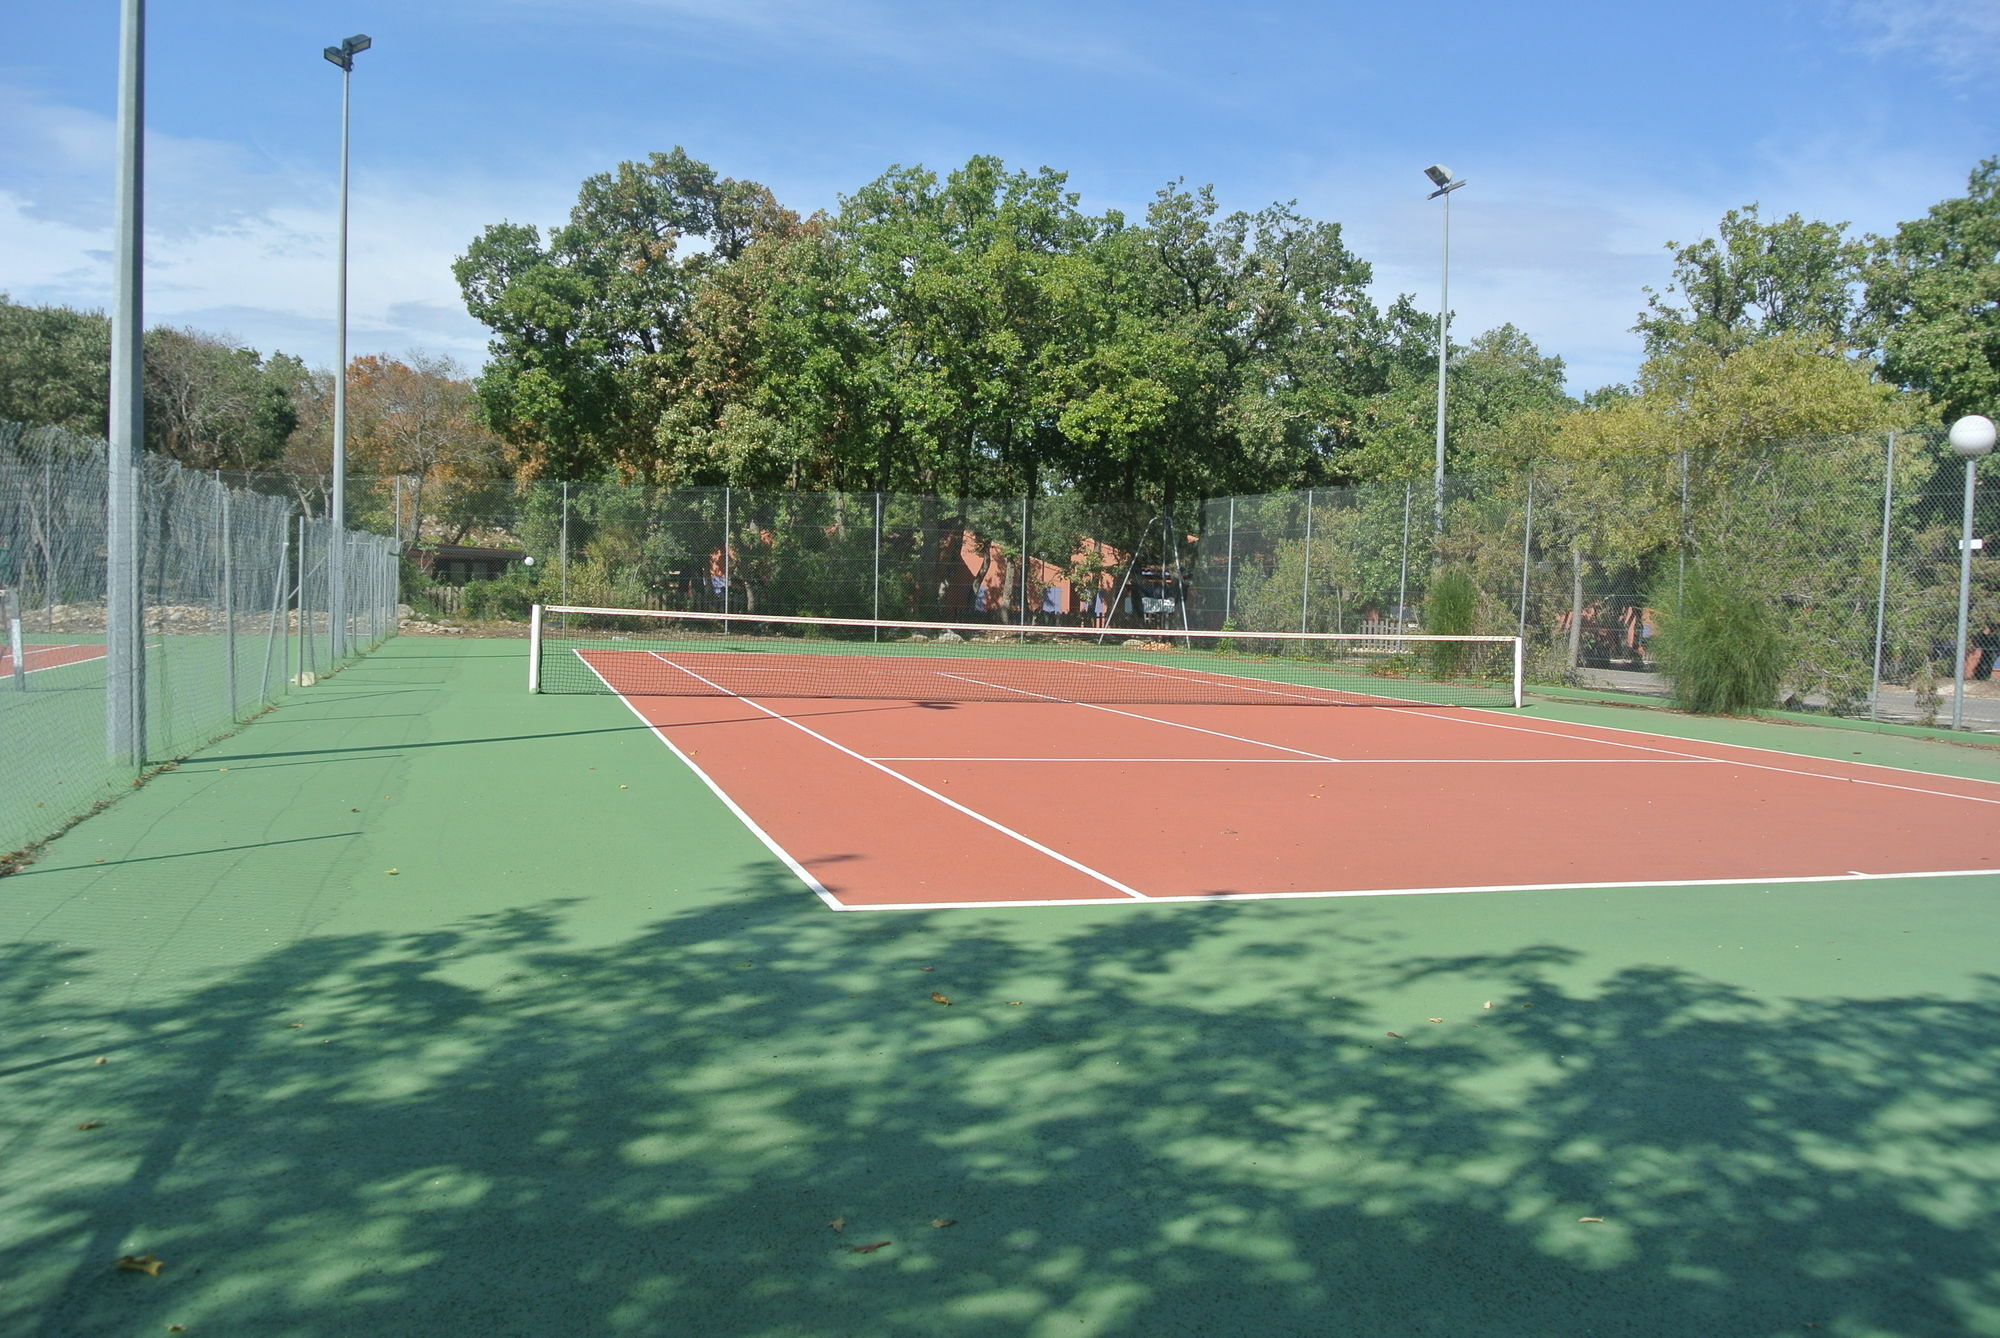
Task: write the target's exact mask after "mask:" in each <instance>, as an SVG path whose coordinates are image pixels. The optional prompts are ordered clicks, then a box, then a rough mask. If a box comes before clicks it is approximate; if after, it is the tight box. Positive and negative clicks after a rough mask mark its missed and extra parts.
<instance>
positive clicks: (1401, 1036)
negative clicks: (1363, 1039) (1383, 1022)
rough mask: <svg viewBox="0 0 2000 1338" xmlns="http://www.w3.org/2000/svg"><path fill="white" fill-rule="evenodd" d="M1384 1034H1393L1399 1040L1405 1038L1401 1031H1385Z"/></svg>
mask: <svg viewBox="0 0 2000 1338" xmlns="http://www.w3.org/2000/svg"><path fill="white" fill-rule="evenodd" d="M1382 1034H1383V1035H1384V1036H1393V1037H1395V1038H1396V1039H1397V1040H1399V1041H1400V1040H1402V1039H1403V1033H1402V1032H1400V1031H1385V1032H1383V1033H1382Z"/></svg>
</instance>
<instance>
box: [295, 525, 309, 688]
mask: <svg viewBox="0 0 2000 1338" xmlns="http://www.w3.org/2000/svg"><path fill="white" fill-rule="evenodd" d="M309 551H310V550H308V549H307V547H306V518H305V517H304V516H300V517H299V599H298V604H299V675H298V676H299V677H300V678H301V679H303V678H304V677H305V676H306V670H307V666H308V664H309V663H310V652H311V649H312V643H311V642H310V641H308V640H307V636H308V635H309V633H308V632H307V630H306V629H307V628H308V626H309V625H310V623H311V619H310V618H309V616H308V615H307V612H306V576H307V573H308V572H309V571H310V570H311V564H309V563H308V562H307V560H306V557H307V554H308V552H309ZM300 686H301V687H303V686H304V684H303V683H301V684H300Z"/></svg>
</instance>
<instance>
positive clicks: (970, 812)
mask: <svg viewBox="0 0 2000 1338" xmlns="http://www.w3.org/2000/svg"><path fill="white" fill-rule="evenodd" d="M647 654H649V655H652V656H653V657H654V658H655V659H657V660H659V661H660V663H662V664H665V665H671V666H672V667H673V668H675V669H678V670H680V671H681V672H682V673H684V674H686V675H687V676H688V677H689V678H692V679H695V680H696V681H698V682H702V683H706V684H708V686H710V687H712V688H714V689H715V690H716V691H717V692H720V693H722V694H723V695H724V696H727V697H733V698H735V699H736V700H737V701H740V702H742V703H743V704H744V705H745V706H748V707H750V708H751V709H752V710H755V711H762V712H763V713H764V714H765V715H767V716H770V717H771V718H772V719H773V720H777V721H781V722H782V723H784V724H787V725H790V726H791V727H792V728H793V729H795V730H798V731H799V732H800V733H801V734H804V735H807V736H808V737H810V738H815V739H818V740H819V741H820V742H821V743H823V744H825V745H826V746H827V747H829V748H831V749H833V750H834V751H836V752H840V753H845V754H846V755H847V756H849V757H851V758H853V759H854V760H855V761H857V762H860V763H862V764H863V765H865V766H870V767H873V768H875V770H877V771H879V772H881V773H882V774H883V775H885V776H892V777H894V778H895V779H897V780H899V781H901V782H902V783H903V784H905V785H907V786H909V787H910V788H911V789H913V790H917V791H919V792H921V793H923V794H926V795H929V796H930V797H931V798H933V799H935V800H937V801H938V802H939V803H940V804H943V805H945V806H946V807H947V808H952V809H956V810H957V811H958V812H960V813H963V814H964V815H965V816H966V817H968V818H971V819H972V820H973V821H974V822H978V823H983V824H984V825H986V826H988V827H991V828H992V829H993V830H994V831H996V832H999V833H1000V834H1001V835H1002V836H1006V837H1011V838H1012V839H1014V840H1016V841H1019V842H1020V843H1021V844H1022V845H1024V846H1027V847H1028V848H1029V849H1030V850H1034V851H1037V852H1039V853H1040V854H1043V855H1047V856H1048V857H1049V858H1050V859H1052V860H1055V861H1056V862H1057V863H1059V864H1065V865H1068V866H1069V867H1070V868H1072V869H1075V870H1076V871H1077V872H1078V873H1081V874H1083V875H1085V876H1086V877H1089V878H1094V879H1096V880H1097V881H1098V882H1100V883H1103V884H1104V885H1105V886H1106V887H1109V888H1113V889H1115V890H1117V891H1119V892H1123V893H1124V894H1125V895H1126V896H1128V897H1134V898H1137V899H1139V900H1141V901H1143V900H1145V899H1146V894H1145V893H1144V892H1141V891H1139V890H1137V889H1136V888H1131V887H1127V886H1126V885H1125V884H1123V883H1121V882H1119V881H1118V880H1117V879H1116V878H1113V877H1112V876H1111V875H1110V874H1107V873H1100V872H1099V871H1098V870H1096V869H1093V868H1091V867H1090V866H1089V865H1087V864H1083V863H1080V862H1078V861H1076V860H1073V859H1071V858H1070V857H1069V856H1068V855H1065V854H1063V853H1062V852H1061V851H1059V850H1051V849H1050V848H1049V847H1047V846H1045V845H1043V844H1042V843H1041V842H1040V841H1037V840H1035V839H1034V838H1033V837H1030V836H1026V835H1023V834H1022V833H1020V832H1017V831H1015V830H1014V829H1013V828H1012V827H1008V826H1006V825H1005V824H1003V823H999V822H996V821H994V820H993V819H992V818H989V817H987V816H986V815H985V814H984V813H980V812H978V811H976V810H974V809H970V808H967V807H966V806H965V805H964V804H961V803H959V802H958V801H957V800H955V799H950V798H947V797H946V796H944V795H941V794H939V793H938V792H937V791H936V790H933V789H931V787H930V786H928V785H925V784H923V783H922V782H920V781H915V780H912V779H910V777H908V776H905V775H904V774H903V773H902V772H900V771H896V770H894V769H893V768H890V767H886V766H884V765H882V764H881V763H880V762H877V761H876V760H875V759H873V758H871V757H864V756H862V755H861V754H860V753H857V752H855V751H854V750H853V749H852V748H849V747H847V746H845V745H844V744H839V743H835V742H834V741H833V740H832V739H829V738H828V737H827V736H826V735H824V734H821V733H820V732H819V731H818V730H813V729H808V728H806V727H805V726H804V725H801V724H800V723H799V722H798V721H796V720H793V719H791V718H790V717H788V716H784V715H780V714H779V713H778V712H776V711H773V710H772V709H771V708H770V707H768V706H764V705H761V704H760V703H757V702H754V701H751V700H750V699H749V698H748V697H745V696H743V695H742V694H740V693H735V692H730V691H729V690H728V689H726V688H724V687H723V686H722V685H721V684H719V683H716V682H714V681H712V680H710V679H707V678H704V677H702V676H701V675H700V674H698V673H696V672H695V671H694V670H692V669H690V668H688V667H687V666H686V665H683V664H675V663H674V662H673V661H672V660H670V659H668V658H667V657H666V656H664V655H661V654H660V653H659V652H657V651H648V652H647ZM586 663H588V661H586ZM593 672H595V671H593ZM602 677H603V676H602V675H599V678H600V679H601V678H602ZM606 686H609V685H608V684H607V685H606ZM640 718H641V719H644V717H643V716H642V717H640ZM675 751H676V752H678V751H680V750H679V749H675Z"/></svg>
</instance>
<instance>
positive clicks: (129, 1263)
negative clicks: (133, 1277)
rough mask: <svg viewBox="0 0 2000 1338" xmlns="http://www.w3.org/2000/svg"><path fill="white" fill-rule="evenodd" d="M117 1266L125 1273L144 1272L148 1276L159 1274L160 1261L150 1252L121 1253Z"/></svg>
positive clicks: (152, 1276) (154, 1276) (155, 1276)
mask: <svg viewBox="0 0 2000 1338" xmlns="http://www.w3.org/2000/svg"><path fill="white" fill-rule="evenodd" d="M118 1267H120V1268H122V1269H124V1270H125V1271H126V1272H127V1273H144V1274H145V1275H146V1276H147V1277H149V1278H157V1277H158V1276H160V1261H159V1260H158V1259H156V1258H154V1257H153V1256H152V1255H150V1254H121V1255H119V1256H118Z"/></svg>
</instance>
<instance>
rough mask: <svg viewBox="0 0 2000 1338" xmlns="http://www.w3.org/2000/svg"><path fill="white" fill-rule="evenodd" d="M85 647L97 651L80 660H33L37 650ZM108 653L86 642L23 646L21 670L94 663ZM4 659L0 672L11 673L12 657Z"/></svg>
mask: <svg viewBox="0 0 2000 1338" xmlns="http://www.w3.org/2000/svg"><path fill="white" fill-rule="evenodd" d="M85 649H95V650H96V651H97V654H95V655H86V656H84V657H83V658H82V659H80V660H64V661H62V663H60V664H43V665H37V664H36V663H35V662H34V659H35V652H36V651H38V650H39V651H57V650H85ZM148 649H157V647H149V648H148ZM109 653H110V652H109V651H108V650H106V649H105V648H104V647H102V646H97V647H90V646H89V645H88V643H78V644H77V645H73V646H27V647H24V648H23V651H22V655H21V659H22V660H23V661H24V662H25V663H24V664H23V665H22V668H21V672H22V673H24V674H45V673H47V672H48V671H49V670H51V669H67V668H69V667H70V666H71V665H75V664H95V663H96V662H97V661H99V660H101V659H103V658H104V657H105V656H106V655H108V654H109ZM6 659H7V663H6V665H5V667H0V674H11V673H13V672H14V660H13V657H12V656H8V657H6Z"/></svg>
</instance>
